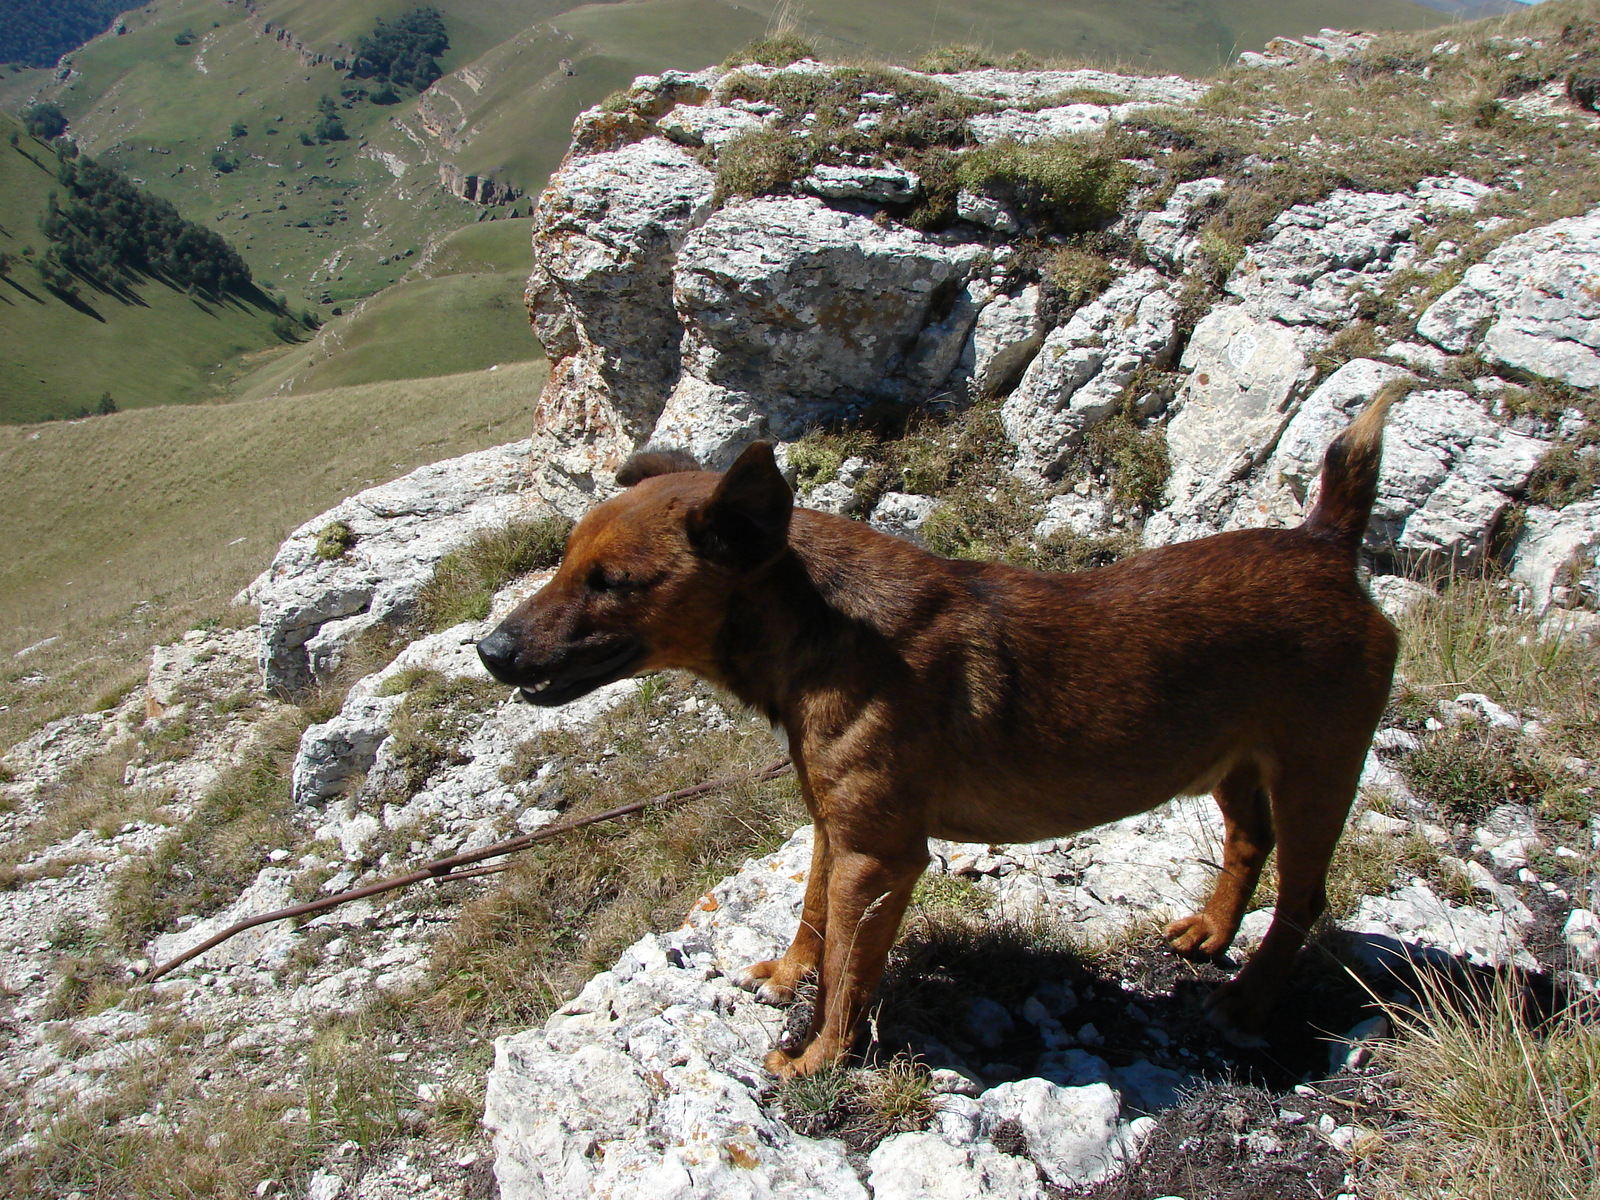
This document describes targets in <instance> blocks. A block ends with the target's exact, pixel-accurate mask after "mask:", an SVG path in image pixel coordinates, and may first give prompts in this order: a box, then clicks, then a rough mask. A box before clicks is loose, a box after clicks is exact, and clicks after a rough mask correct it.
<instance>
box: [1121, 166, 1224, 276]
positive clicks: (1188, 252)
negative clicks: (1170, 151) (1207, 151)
mask: <svg viewBox="0 0 1600 1200" xmlns="http://www.w3.org/2000/svg"><path fill="white" fill-rule="evenodd" d="M1226 183H1227V181H1226V180H1223V179H1218V178H1215V177H1212V178H1207V179H1194V180H1190V181H1189V182H1188V183H1180V184H1179V185H1178V186H1177V187H1175V188H1173V189H1172V195H1171V196H1169V197H1168V198H1167V202H1166V203H1165V204H1164V205H1162V206H1161V208H1160V209H1159V210H1157V211H1155V212H1148V213H1145V214H1144V216H1142V217H1140V218H1139V226H1138V235H1139V243H1140V245H1142V246H1143V247H1144V251H1145V254H1146V255H1148V256H1149V257H1150V258H1152V259H1154V260H1155V261H1156V262H1159V263H1160V264H1162V265H1163V266H1165V267H1166V268H1168V269H1169V270H1180V271H1181V270H1182V269H1183V268H1185V267H1187V266H1189V265H1190V262H1191V259H1192V257H1193V255H1194V253H1195V249H1196V247H1197V244H1198V239H1197V238H1196V237H1195V236H1194V228H1195V226H1196V225H1197V224H1198V220H1197V217H1198V215H1199V214H1200V213H1201V212H1203V211H1204V209H1205V206H1206V205H1207V204H1208V203H1210V201H1211V200H1213V199H1214V198H1215V197H1216V196H1217V195H1219V194H1220V193H1221V191H1222V189H1223V188H1224V187H1225V186H1226Z"/></svg>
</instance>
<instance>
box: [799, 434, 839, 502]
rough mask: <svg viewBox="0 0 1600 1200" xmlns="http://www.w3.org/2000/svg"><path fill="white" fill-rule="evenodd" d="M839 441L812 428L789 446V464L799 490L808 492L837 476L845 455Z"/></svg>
mask: <svg viewBox="0 0 1600 1200" xmlns="http://www.w3.org/2000/svg"><path fill="white" fill-rule="evenodd" d="M839 442H840V439H838V438H835V437H830V436H829V435H828V434H825V433H823V432H821V431H820V430H813V431H811V432H810V433H808V434H806V435H805V437H803V438H801V439H800V440H799V441H798V442H796V443H795V444H794V445H792V446H790V447H789V465H790V466H791V467H793V468H794V469H795V472H796V476H797V482H798V483H799V486H800V490H801V491H803V492H809V491H810V490H811V489H813V488H815V487H818V486H820V485H821V484H824V483H830V482H832V480H833V479H834V478H835V477H837V476H838V474H839V468H840V466H842V465H843V463H844V460H845V458H846V457H847V454H846V452H845V450H844V448H843V446H842V445H840V444H839Z"/></svg>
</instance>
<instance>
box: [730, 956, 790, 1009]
mask: <svg viewBox="0 0 1600 1200" xmlns="http://www.w3.org/2000/svg"><path fill="white" fill-rule="evenodd" d="M737 982H738V984H739V986H740V987H742V988H743V989H744V990H745V991H747V992H754V993H755V994H756V999H757V1000H759V1001H761V1003H763V1004H776V1005H785V1004H793V1003H794V990H795V986H796V984H798V983H799V979H798V978H795V977H794V973H793V972H791V971H789V970H787V969H786V968H785V967H784V965H783V960H782V959H781V958H773V959H768V960H767V961H765V962H758V963H752V964H751V965H750V966H748V967H746V968H745V969H744V970H743V972H741V973H740V975H739V978H738V980H737Z"/></svg>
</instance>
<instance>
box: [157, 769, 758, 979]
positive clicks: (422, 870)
mask: <svg viewBox="0 0 1600 1200" xmlns="http://www.w3.org/2000/svg"><path fill="white" fill-rule="evenodd" d="M788 769H789V760H788V759H787V758H780V759H778V760H777V761H776V762H772V763H768V764H767V765H766V766H764V767H762V768H761V769H760V770H758V771H750V772H747V773H745V774H743V775H724V776H722V777H721V778H720V779H713V780H710V781H709V782H707V783H697V784H695V785H694V786H693V787H686V788H679V789H678V790H677V791H675V792H664V793H662V794H661V795H659V796H650V797H648V798H646V799H644V800H635V801H633V802H631V803H629V804H623V805H619V806H618V807H616V808H610V809H607V810H606V811H605V812H601V813H595V814H593V815H592V816H587V817H574V818H573V819H572V820H570V821H559V822H557V823H556V824H554V825H546V826H544V827H543V828H542V829H535V830H534V831H533V832H532V833H525V834H523V835H522V836H521V837H514V838H512V839H510V840H509V841H505V842H497V843H495V844H494V845H492V846H484V847H482V848H481V849H478V850H469V851H468V852H467V853H465V854H457V855H453V856H452V857H450V858H441V859H436V860H435V861H433V862H431V863H428V864H427V865H425V866H423V867H419V868H418V869H417V870H415V871H412V872H411V873H410V874H409V875H400V876H397V877H395V878H393V879H383V880H379V881H378V882H377V883H369V884H368V885H367V886H366V887H360V888H354V889H352V890H350V891H348V892H340V893H338V895H335V896H328V897H325V898H324V899H321V900H312V901H311V902H309V903H307V904H296V905H295V906H294V907H293V908H280V909H279V910H278V911H276V912H269V913H262V914H261V915H259V916H255V917H250V918H248V919H246V920H243V921H240V922H238V923H237V924H235V925H230V926H228V928H226V929H224V930H223V931H222V932H221V933H219V934H217V935H216V936H215V937H211V938H207V939H206V940H205V941H203V942H201V943H200V944H199V945H198V946H195V947H194V948H193V949H191V950H185V951H184V952H183V953H182V954H180V955H178V957H177V958H174V959H172V960H171V961H170V962H165V963H162V964H161V965H160V966H159V967H157V968H155V970H153V971H149V972H147V973H146V974H145V976H144V977H143V978H142V979H141V980H139V982H141V983H154V982H155V981H156V980H158V979H160V978H161V977H162V976H163V975H165V974H167V973H168V972H169V971H173V970H176V969H177V968H178V967H181V966H182V965H183V964H184V963H186V962H188V961H189V960H190V959H191V958H198V957H199V956H200V955H202V954H204V953H205V952H206V951H207V950H209V949H211V948H212V947H213V946H218V945H221V944H222V943H223V942H225V941H227V940H228V939H229V938H231V937H233V936H234V935H235V934H239V933H243V932H244V931H245V930H246V929H254V928H255V927H256V926H257V925H267V924H270V923H271V922H273V921H287V920H290V919H291V918H294V917H305V916H310V915H311V914H312V913H319V912H325V911H327V910H328V909H330V908H336V907H338V906H339V905H341V904H348V903H349V902H350V901H352V900H364V899H366V898H367V897H368V896H379V895H382V894H383V893H384V892H392V891H395V890H396V889H397V888H403V887H410V886H411V885H412V884H414V883H422V882H423V881H424V880H428V879H433V880H437V881H439V882H441V883H443V882H449V881H453V880H457V879H473V878H476V877H477V876H479V875H489V874H494V873H496V872H498V871H503V870H505V869H506V867H508V866H509V865H510V864H509V863H501V864H499V865H496V866H491V867H483V868H479V869H478V870H475V871H460V870H458V869H457V868H459V867H466V866H470V865H471V864H473V863H477V862H482V861H483V860H484V859H486V858H498V857H499V856H500V855H502V854H515V853H517V852H518V851H519V850H526V849H528V848H529V847H530V846H537V845H538V844H539V843H540V842H548V841H550V840H551V839H552V838H556V837H559V836H561V835H562V834H564V833H571V832H573V831H574V830H577V829H583V828H586V827H587V826H590V825H598V824H600V823H601V822H602V821H614V820H616V819H617V818H618V817H626V816H628V815H630V814H631V813H636V812H640V811H642V810H644V809H646V808H655V807H658V806H661V805H667V804H677V803H681V802H682V801H684V800H692V799H694V798H695V797H696V796H704V795H705V794H706V793H707V792H714V791H717V790H719V789H720V788H724V787H728V786H729V785H730V784H735V783H745V782H750V783H761V782H764V781H766V780H768V779H776V778H777V777H778V776H779V775H781V774H783V773H784V772H785V771H787V770H788Z"/></svg>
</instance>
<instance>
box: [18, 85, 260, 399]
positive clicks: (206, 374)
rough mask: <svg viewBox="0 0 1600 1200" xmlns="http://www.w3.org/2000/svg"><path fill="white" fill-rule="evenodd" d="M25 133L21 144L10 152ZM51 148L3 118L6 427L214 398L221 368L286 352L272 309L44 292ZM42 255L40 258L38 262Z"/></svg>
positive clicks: (153, 290)
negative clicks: (249, 356)
mask: <svg viewBox="0 0 1600 1200" xmlns="http://www.w3.org/2000/svg"><path fill="white" fill-rule="evenodd" d="M13 133H16V134H17V135H18V137H17V145H16V146H15V147H13V146H11V145H9V144H8V143H9V138H10V135H11V134H13ZM55 170H56V159H55V156H54V155H53V154H52V153H51V151H50V149H49V148H48V147H46V146H44V145H43V144H42V143H40V142H38V141H35V140H34V139H33V138H30V137H28V136H27V135H26V134H24V133H22V132H21V130H20V128H19V127H18V126H17V124H16V122H14V121H12V120H11V118H9V117H6V116H4V115H3V114H0V254H3V255H5V256H6V257H7V259H8V269H7V270H6V272H5V273H4V275H3V277H0V421H4V422H14V421H41V420H45V419H47V418H52V417H65V416H73V415H76V414H77V413H78V412H79V411H80V409H85V408H87V409H89V410H91V411H92V410H93V409H94V408H95V406H96V404H97V403H98V401H99V397H100V396H101V395H102V394H103V393H109V394H110V395H111V397H112V399H113V401H114V402H115V403H116V404H117V405H118V406H119V407H121V408H142V407H145V406H147V405H151V404H170V403H172V402H173V401H175V400H187V401H196V400H204V399H208V398H212V397H214V396H215V395H217V394H219V393H220V391H221V387H220V384H221V382H222V381H221V379H220V378H219V376H218V375H217V374H216V369H217V367H218V365H219V364H220V363H222V362H224V361H226V360H229V359H231V358H233V357H234V356H236V355H238V354H240V353H242V352H245V351H252V350H258V349H261V348H264V347H270V346H276V345H281V344H282V342H281V339H280V338H279V336H278V335H277V334H276V333H275V332H274V331H273V323H274V321H275V320H276V319H277V318H278V316H279V314H278V313H276V312H274V311H273V310H272V309H271V308H270V307H268V306H267V305H266V304H265V303H264V302H262V303H250V302H248V301H245V300H242V299H239V298H237V297H228V298H226V299H223V300H209V299H206V298H204V297H201V296H195V295H186V294H185V293H184V292H182V291H180V290H178V289H176V288H173V287H170V286H168V285H166V284H163V283H160V282H158V281H149V282H146V283H144V284H142V285H140V286H138V287H137V288H136V289H133V291H131V292H130V293H128V294H127V295H126V296H124V297H121V298H119V297H118V296H116V295H112V294H110V293H107V292H100V291H94V290H90V289H87V288H84V289H80V291H79V293H78V295H77V296H75V297H68V296H66V295H64V294H62V293H60V292H56V291H52V290H51V289H49V288H47V287H45V286H44V283H43V281H42V280H41V278H40V275H39V272H38V271H37V270H36V269H35V267H34V265H33V263H34V261H35V260H37V259H38V258H39V257H40V256H42V255H43V253H44V251H45V249H46V248H47V247H48V246H49V244H50V243H49V242H48V241H47V240H46V239H45V237H44V235H43V233H41V232H40V230H39V221H40V218H41V217H42V216H43V215H44V213H45V210H46V207H47V204H48V198H49V196H50V195H51V194H52V193H55V192H57V191H59V190H60V185H59V184H58V183H57V181H56V175H55ZM30 255H31V257H30Z"/></svg>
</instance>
